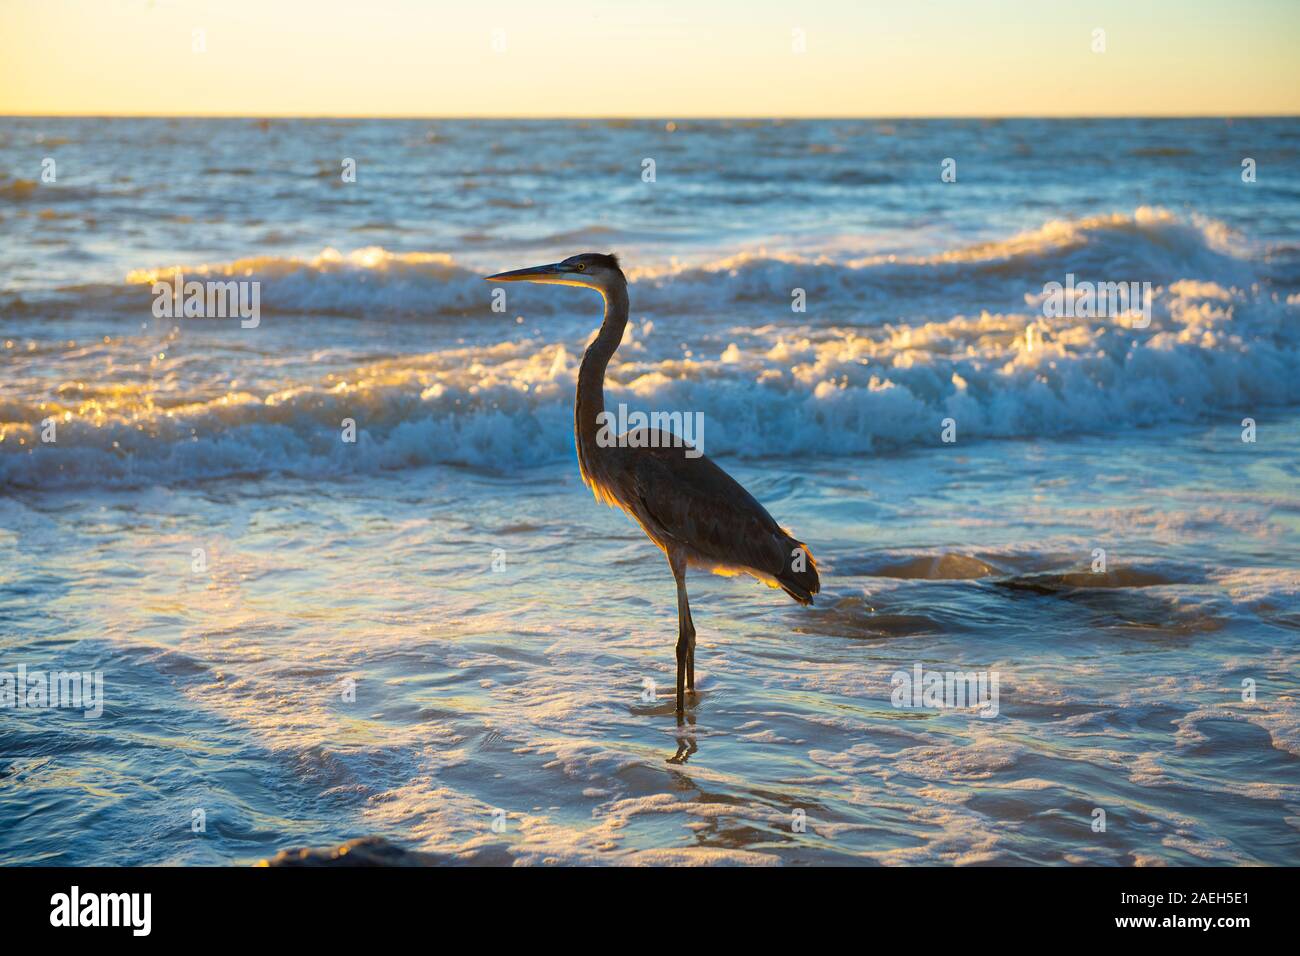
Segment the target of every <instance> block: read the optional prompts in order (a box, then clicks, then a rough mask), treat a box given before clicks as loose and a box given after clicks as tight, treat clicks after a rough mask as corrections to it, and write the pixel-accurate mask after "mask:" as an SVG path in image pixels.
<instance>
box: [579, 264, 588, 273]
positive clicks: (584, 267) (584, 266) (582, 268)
mask: <svg viewBox="0 0 1300 956" xmlns="http://www.w3.org/2000/svg"><path fill="white" fill-rule="evenodd" d="M578 271H579V272H586V271H587V264H586V263H585V262H579V263H578Z"/></svg>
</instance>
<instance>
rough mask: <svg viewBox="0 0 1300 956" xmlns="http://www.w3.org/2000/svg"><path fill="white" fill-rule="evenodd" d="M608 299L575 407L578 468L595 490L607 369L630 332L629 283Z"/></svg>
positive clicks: (607, 295) (582, 373) (606, 292)
mask: <svg viewBox="0 0 1300 956" xmlns="http://www.w3.org/2000/svg"><path fill="white" fill-rule="evenodd" d="M602 295H604V297H605V321H604V322H603V323H601V326H600V333H599V334H598V335H597V336H596V339H595V341H594V342H592V343H591V345H589V346H588V347H587V351H586V354H584V355H583V356H582V365H581V367H580V368H579V369H578V397H577V400H576V401H575V402H574V404H573V437H574V443H575V444H576V445H577V448H578V468H579V470H580V471H581V472H582V480H583V481H585V482H586V483H587V484H588V485H592V486H593V488H594V487H595V484H594V480H595V479H596V478H597V477H598V471H599V462H600V451H601V449H600V446H599V445H598V444H597V443H596V435H597V433H598V432H599V430H600V422H599V421H598V419H599V417H600V414H601V413H602V412H603V411H604V410H605V369H606V368H607V367H608V366H609V360H610V358H612V357H613V355H614V352H615V350H617V349H618V346H619V343H620V342H622V341H623V330H624V329H625V328H627V309H628V304H627V283H626V282H624V281H623V280H622V278H620V279H618V280H617V281H616V282H615V283H614V284H613V285H612V286H611V287H610V288H609V289H605V290H602Z"/></svg>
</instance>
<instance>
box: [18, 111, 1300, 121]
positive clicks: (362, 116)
mask: <svg viewBox="0 0 1300 956" xmlns="http://www.w3.org/2000/svg"><path fill="white" fill-rule="evenodd" d="M0 119H230V120H241V119H242V120H277V119H278V120H500V121H507V122H518V121H521V120H537V121H553V120H590V121H618V122H633V121H640V122H644V121H660V120H668V121H674V122H675V121H679V120H686V121H690V120H694V121H704V122H717V121H722V120H768V121H778V120H779V121H782V122H799V121H808V122H817V121H825V120H962V119H965V120H1092V119H1098V120H1100V119H1159V120H1172V119H1207V120H1231V119H1300V112H1296V113H883V114H875V115H868V114H850V113H827V114H822V115H797V116H792V115H780V114H758V113H755V114H745V113H738V114H732V115H714V114H710V115H689V114H688V115H681V114H673V113H654V114H624V115H615V114H609V115H591V114H565V113H555V114H547V115H531V116H521V115H511V114H504V113H503V114H477V115H476V114H470V113H457V114H432V113H428V114H426V113H79V112H68V113H0Z"/></svg>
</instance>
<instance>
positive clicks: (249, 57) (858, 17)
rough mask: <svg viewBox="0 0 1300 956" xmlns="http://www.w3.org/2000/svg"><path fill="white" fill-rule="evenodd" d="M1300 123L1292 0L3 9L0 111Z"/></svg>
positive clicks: (267, 2) (192, 0)
mask: <svg viewBox="0 0 1300 956" xmlns="http://www.w3.org/2000/svg"><path fill="white" fill-rule="evenodd" d="M1097 31H1104V33H1101V34H1098V33H1097ZM1099 39H1100V40H1101V44H1102V45H1103V46H1104V48H1103V49H1102V50H1100V51H1098V50H1095V49H1094V47H1096V46H1098V40H1099ZM1297 113H1300V0H1183V2H1175V0H1119V2H1116V0H1092V2H1073V0H1001V2H997V0H964V2H963V0H903V2H875V0H780V2H776V0H743V2H742V0H690V2H679V0H644V2H631V0H606V2H589V0H478V2H470V3H465V2H449V0H425V2H419V0H347V2H341V0H314V2H299V0H0V114H3V115H9V114H27V115H183V116H211V115H216V116H422V117H443V116H446V117H452V116H483V117H534V116H536V117H548V116H582V117H591V116H614V117H655V118H663V117H668V118H677V117H705V116H757V117H770V116H790V117H796V116H870V117H876V116H1131V115H1141V116H1165V115H1212V116H1221V115H1231V116H1241V115H1249V114H1255V115H1279V114H1286V115H1294V114H1297Z"/></svg>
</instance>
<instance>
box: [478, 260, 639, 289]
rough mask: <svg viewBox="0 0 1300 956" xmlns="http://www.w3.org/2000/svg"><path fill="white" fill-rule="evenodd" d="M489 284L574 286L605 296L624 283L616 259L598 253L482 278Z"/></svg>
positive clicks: (624, 280) (624, 279)
mask: <svg viewBox="0 0 1300 956" xmlns="http://www.w3.org/2000/svg"><path fill="white" fill-rule="evenodd" d="M484 278H485V279H486V280H487V281H488V282H540V283H544V284H547V285H577V286H582V287H583V288H584V289H595V290H597V291H598V292H600V293H602V294H603V293H605V292H607V291H608V290H609V289H611V288H613V287H614V286H615V285H616V284H618V283H626V282H627V279H626V278H624V276H623V270H622V269H620V268H619V265H618V257H617V256H615V255H608V256H607V255H602V254H601V253H599V252H580V253H578V254H577V255H576V256H569V258H567V259H565V260H564V261H563V262H553V263H551V264H550V265H549V266H533V267H532V268H530V269H515V270H514V271H513V272H498V273H497V274H496V275H494V276H484Z"/></svg>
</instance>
